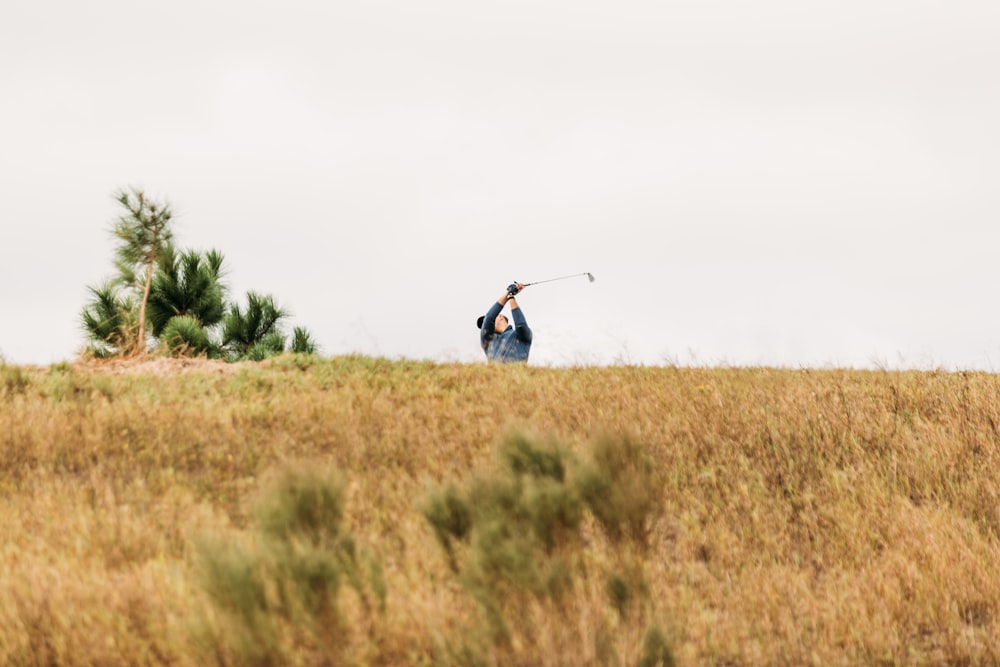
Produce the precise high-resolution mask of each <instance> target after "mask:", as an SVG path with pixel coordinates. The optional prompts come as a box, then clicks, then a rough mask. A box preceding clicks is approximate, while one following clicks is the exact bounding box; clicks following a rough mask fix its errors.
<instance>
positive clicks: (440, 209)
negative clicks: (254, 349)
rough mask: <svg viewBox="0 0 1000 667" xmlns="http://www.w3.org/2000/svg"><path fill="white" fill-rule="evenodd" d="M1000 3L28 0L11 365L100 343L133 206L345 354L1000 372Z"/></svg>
mask: <svg viewBox="0 0 1000 667" xmlns="http://www.w3.org/2000/svg"><path fill="white" fill-rule="evenodd" d="M998 35H1000V3H998V2H996V1H995V0H972V1H962V0H957V1H956V0H949V1H945V0H940V1H926V0H820V1H809V0H754V1H752V2H751V1H749V0H747V1H737V0H685V1H673V2H672V1H670V0H662V1H657V2H653V1H648V2H643V1H636V0H624V1H623V0H615V1H613V2H612V1H611V0H603V1H600V2H595V1H592V0H531V1H527V0H525V1H521V0H518V1H511V2H502V1H501V2H489V3H486V2H476V1H470V0H422V1H420V2H413V1H409V0H376V1H367V2H320V1H318V0H316V1H306V0H293V1H284V2H261V1H248V0H241V1H240V2H236V1H235V0H212V1H210V2H206V1H204V0H199V1H197V2H195V1H193V0H179V1H178V0H175V1H173V2H169V3H168V2H151V1H146V0H95V1H94V2H78V1H76V0H74V1H69V0H63V1H46V0H30V1H29V0H4V3H3V7H2V9H0V83H2V98H0V230H2V235H0V308H2V310H0V312H2V316H0V355H2V357H3V358H4V359H6V361H7V362H10V363H25V364H47V363H52V362H56V361H61V360H67V359H72V358H74V356H75V355H76V354H77V352H78V351H79V349H80V348H81V347H82V345H83V342H84V339H83V334H82V332H81V330H80V327H79V313H80V310H81V308H82V307H83V306H84V305H85V303H86V302H87V299H88V294H87V289H86V288H87V286H88V285H95V284H97V283H99V282H100V281H102V280H103V279H104V278H105V277H108V276H110V275H111V273H112V264H111V258H112V251H113V242H112V240H111V238H110V236H109V226H110V224H111V221H112V220H113V218H114V217H115V216H116V215H117V210H116V204H115V203H114V201H113V199H112V194H113V193H114V191H115V190H116V189H118V188H122V187H127V186H136V187H140V188H143V189H144V190H145V191H146V192H147V193H148V194H151V195H154V196H156V197H159V198H162V199H165V200H166V201H168V202H169V203H170V204H171V205H172V206H173V208H174V211H175V213H176V217H175V234H176V237H177V241H178V242H179V244H180V245H181V246H184V247H189V248H197V249H203V250H207V249H210V248H217V249H219V250H221V251H222V252H223V254H224V255H225V257H226V264H227V266H228V269H229V275H228V283H229V286H230V288H231V296H232V297H233V298H234V299H240V300H243V298H242V295H243V294H245V292H246V291H247V290H255V291H258V292H264V293H268V294H272V295H273V296H274V297H275V298H276V300H277V301H278V303H279V304H280V305H282V306H284V307H286V308H287V309H288V310H290V311H291V312H292V314H293V316H292V318H291V319H290V320H289V322H288V324H289V328H290V327H291V326H293V325H301V326H305V327H306V328H307V329H309V330H310V331H311V332H312V334H313V336H314V338H315V339H316V340H317V342H318V343H319V345H320V347H321V352H322V353H323V354H325V355H337V354H345V353H352V352H360V353H364V354H371V355H379V356H385V357H390V358H401V357H405V358H412V359H433V360H440V361H469V362H477V363H481V362H483V361H484V357H483V355H482V352H481V350H480V349H479V343H478V334H477V332H476V330H475V327H474V322H475V319H476V317H477V316H478V315H480V314H482V313H483V312H485V310H486V309H487V308H488V307H489V306H490V304H491V303H492V302H493V301H494V300H495V299H496V298H497V297H498V296H499V295H500V294H501V293H502V291H503V288H504V286H505V285H507V284H508V283H509V282H512V281H514V280H520V281H522V282H531V281H537V280H544V279H547V278H552V277H558V276H562V275H568V274H574V273H581V272H591V273H593V274H594V275H595V277H596V278H597V281H596V282H595V283H593V284H590V283H588V282H587V280H586V279H585V278H583V277H579V278H575V279H571V280H565V281H560V282H554V283H550V284H546V285H538V286H535V287H532V288H528V289H527V290H526V291H525V293H524V294H523V296H522V297H521V298H520V300H519V301H520V303H521V306H522V308H523V310H524V313H525V314H526V315H527V318H528V322H529V324H530V325H531V326H532V328H533V330H534V332H535V344H534V347H533V348H532V355H531V363H532V364H537V365H564V364H612V363H623V362H630V363H643V364H662V363H674V362H677V363H682V364H687V363H698V364H732V365H761V364H764V365H780V366H793V367H801V366H811V367H827V366H852V367H872V366H888V367H944V368H983V369H986V370H1000V308H998V299H997V286H998V280H997V274H998V272H1000V268H998V267H997V263H996V261H995V257H996V254H997V247H998V242H1000V225H998V224H997V223H998V214H1000V187H998V183H1000V76H998V72H997V68H998V65H1000V39H998V37H997V36H998Z"/></svg>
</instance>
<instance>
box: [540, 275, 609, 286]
mask: <svg viewBox="0 0 1000 667" xmlns="http://www.w3.org/2000/svg"><path fill="white" fill-rule="evenodd" d="M577 276H587V280H589V281H590V282H594V274H593V273H574V274H573V275H571V276H562V277H561V278H549V279H548V280H536V281H535V282H533V283H524V286H525V287H527V286H528V285H541V284H542V283H551V282H552V281H554V280H566V279H567V278H576V277H577Z"/></svg>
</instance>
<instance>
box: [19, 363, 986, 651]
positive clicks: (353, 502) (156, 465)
mask: <svg viewBox="0 0 1000 667" xmlns="http://www.w3.org/2000/svg"><path fill="white" fill-rule="evenodd" d="M515 430H518V431H522V432H525V433H528V434H531V436H532V437H535V438H537V440H538V441H539V442H547V441H553V442H558V443H560V444H562V445H564V446H565V447H567V448H568V449H570V450H572V451H573V452H575V453H577V454H579V455H580V456H585V455H586V453H587V452H588V451H589V448H590V447H591V446H592V445H593V443H594V442H595V441H597V440H599V439H600V438H602V437H604V436H610V437H613V438H630V439H631V440H632V441H634V442H637V443H639V444H640V445H641V447H642V448H643V449H644V451H645V452H646V453H647V454H648V455H649V456H651V457H652V458H653V460H654V461H655V462H656V465H657V469H658V471H659V473H660V475H661V479H662V484H663V489H662V490H663V501H662V507H660V508H658V512H657V514H656V517H655V521H653V522H652V523H651V524H650V525H649V526H648V528H649V535H648V543H647V544H643V543H641V541H637V540H623V541H622V540H617V541H616V540H612V539H609V536H608V535H605V534H604V533H603V532H602V531H601V529H600V527H599V526H598V525H597V524H596V523H595V521H594V520H593V517H590V516H588V517H585V518H584V521H583V524H582V527H581V530H580V535H579V543H578V546H577V547H576V548H574V549H573V550H569V551H566V552H565V557H566V559H567V563H569V565H570V567H571V569H572V572H573V576H574V579H573V586H572V589H571V591H570V593H569V594H568V595H566V596H564V597H562V598H560V599H558V600H554V599H549V598H544V597H538V596H533V595H531V594H526V593H524V592H523V591H522V592H518V591H512V592H511V597H510V599H509V600H507V603H508V604H509V605H510V606H511V608H512V609H513V610H514V611H516V619H515V620H516V623H514V624H513V635H512V637H511V639H510V641H509V642H507V643H506V644H493V643H491V642H490V641H489V640H488V639H487V638H486V635H485V634H483V628H484V627H486V625H485V622H484V621H483V613H482V608H481V607H480V605H478V604H477V602H476V600H475V599H474V598H473V597H472V596H471V595H470V594H469V591H468V589H467V587H466V586H464V585H463V580H462V578H461V577H459V576H456V575H455V574H454V572H453V571H452V570H451V568H450V567H449V562H448V559H447V557H446V555H445V553H444V551H443V550H442V548H441V546H440V545H439V544H438V542H437V541H436V539H435V536H434V533H433V531H432V530H431V528H430V527H429V525H428V522H427V520H426V519H425V518H424V516H423V514H422V513H421V506H422V503H423V502H424V501H425V500H426V498H427V497H428V495H429V494H430V493H432V492H433V491H434V490H435V489H438V488H440V486H441V485H444V484H447V483H455V484H457V485H460V486H461V485H468V484H470V483H471V480H473V479H475V478H481V477H484V476H487V477H488V476H490V475H493V476H499V475H501V474H503V473H502V465H501V464H500V462H499V460H498V457H497V447H498V444H499V443H500V442H501V441H502V440H503V439H504V437H505V436H506V435H507V434H509V433H511V432H513V431H515ZM998 454H1000V378H998V377H997V376H994V375H990V374H982V373H946V372H932V371H925V372H916V371H908V372H897V371H870V372H862V371H841V370H777V369H730V368H674V367H667V368H645V367H614V368H565V369H552V368H534V367H525V366H486V365H461V364H432V363H423V362H419V363H418V362H404V361H400V362H391V361H386V360H381V359H372V358H365V357H341V358H332V359H320V358H298V357H294V356H288V357H282V358H278V359H275V360H272V361H269V362H265V363H260V364H236V365H223V364H212V363H209V362H197V361H190V360H188V361H178V360H174V361H171V360H166V359H161V360H155V361H149V362H143V363H131V364H121V363H118V364H106V363H105V364H99V363H90V364H78V365H70V364H60V365H56V366H52V367H49V368H27V367H16V366H10V365H0V516H2V517H3V521H2V522H0V663H3V664H10V665H41V664H58V665H118V664H121V665H144V664H149V665H164V664H170V665H203V664H241V662H242V661H244V660H245V658H241V657H240V654H239V653H237V652H235V651H234V649H233V648H232V647H231V646H230V644H229V643H227V641H226V636H227V633H228V632H230V631H231V628H230V626H229V625H227V621H226V619H225V618H223V615H222V614H220V612H219V610H218V609H216V608H214V607H213V606H212V604H211V603H210V600H209V598H208V596H207V595H206V593H205V590H204V586H202V585H201V583H200V580H199V576H198V571H199V563H198V557H197V548H196V545H197V544H199V543H200V542H199V541H200V540H204V539H205V538H206V536H210V537H211V538H212V539H215V540H224V541H229V542H230V543H232V544H243V545H252V544H254V541H255V539H256V537H255V533H254V526H253V522H252V515H251V509H252V507H253V505H254V502H255V501H256V499H257V497H258V496H259V494H260V490H261V489H262V488H264V487H265V486H266V484H265V483H266V482H267V481H268V480H270V479H272V478H274V477H275V476H276V475H278V473H280V472H282V471H285V470H288V469H290V468H295V467H298V468H301V467H302V466H306V467H308V468H311V469H316V470H335V471H339V474H340V475H341V476H342V478H343V479H344V480H345V483H346V487H345V489H346V496H345V501H346V505H345V510H346V514H345V516H344V521H345V528H346V529H347V530H349V531H350V533H351V534H352V535H353V536H354V538H355V539H356V540H357V543H358V545H360V547H363V548H364V549H365V550H366V553H370V554H373V555H374V556H375V557H376V558H377V560H378V561H379V563H380V565H381V568H382V577H383V579H384V584H385V590H386V604H385V608H384V610H382V611H372V610H370V609H366V608H365V606H364V604H363V601H362V598H361V596H359V595H357V594H356V593H355V592H354V591H353V590H352V589H350V588H349V587H342V590H341V594H340V597H339V602H338V604H339V605H340V606H341V608H342V610H343V613H344V616H345V617H346V618H347V619H348V622H347V623H346V625H345V627H344V628H342V629H340V630H339V631H340V632H342V633H343V636H342V637H341V639H340V641H339V642H338V646H339V648H338V652H337V655H336V660H333V659H332V658H331V656H330V654H328V653H324V652H323V651H322V650H317V648H316V646H317V645H318V644H317V642H318V641H319V640H318V639H317V638H316V637H312V636H307V635H306V634H303V632H302V631H301V628H296V627H294V624H287V623H286V624H285V625H282V626H281V627H282V628H283V635H282V640H281V646H280V647H279V650H278V653H277V654H276V655H279V656H281V658H282V659H283V660H285V661H288V662H291V663H295V662H298V663H300V664H327V663H329V664H340V663H345V664H368V665H408V664H413V665H419V664H441V665H445V664H485V665H490V664H498V665H512V664H515V665H516V664H523V665H586V664H590V665H600V664H621V665H635V664H638V663H639V662H640V660H641V657H642V653H643V650H642V645H643V637H644V633H645V632H646V630H647V628H649V627H651V626H653V625H655V626H657V627H659V628H661V629H662V634H663V637H664V638H665V640H666V642H667V644H668V645H669V647H670V649H671V652H672V655H673V657H674V659H675V660H676V662H677V664H681V665H695V664H699V665H700V664H729V665H760V664H814V665H831V664H833V665H836V664H873V663H874V664H901V665H923V664H995V663H997V662H1000V649H998V647H1000V567H998V566H1000V558H998V557H1000V530H998V529H1000V502H998V492H1000V484H998V482H1000V480H998V477H1000V472H998V466H997V463H1000V457H998ZM609 574H619V575H621V576H622V577H623V580H628V581H634V582H637V583H636V585H637V586H638V587H639V588H642V586H645V590H646V595H645V596H644V598H643V599H644V602H643V603H642V604H641V605H638V606H636V608H635V609H634V610H633V611H632V612H627V610H625V611H618V610H616V609H615V608H614V605H612V604H611V603H610V602H609V595H608V575H609ZM626 612H627V613H626ZM463 651H464V652H463Z"/></svg>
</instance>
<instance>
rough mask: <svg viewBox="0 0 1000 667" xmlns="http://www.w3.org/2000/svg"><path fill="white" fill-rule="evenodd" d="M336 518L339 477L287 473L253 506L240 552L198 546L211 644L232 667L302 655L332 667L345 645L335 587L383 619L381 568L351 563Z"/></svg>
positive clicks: (362, 559) (349, 543) (360, 559)
mask: <svg viewBox="0 0 1000 667" xmlns="http://www.w3.org/2000/svg"><path fill="white" fill-rule="evenodd" d="M343 512H344V482H343V480H342V479H341V478H340V477H339V476H338V475H333V474H327V473H323V472H317V471H313V470H289V471H286V472H285V473H284V474H283V475H281V476H280V478H279V479H278V480H277V481H276V482H275V483H274V484H273V485H272V486H271V487H270V489H269V490H268V491H267V492H265V493H264V494H262V495H261V497H260V499H259V501H258V502H257V504H256V505H255V506H254V508H253V511H252V517H253V523H252V528H253V530H252V533H251V534H252V538H251V539H250V541H249V542H248V543H247V544H246V545H244V546H237V545H234V544H231V543H225V542H221V541H219V540H203V541H202V542H200V543H199V548H198V556H199V562H200V565H201V568H200V570H201V574H202V583H203V588H204V590H205V592H206V593H207V594H208V597H209V600H210V601H211V602H212V604H213V606H214V608H215V610H216V612H217V615H218V616H219V617H221V618H222V619H223V627H222V628H220V629H219V631H218V632H217V633H216V637H217V639H216V641H218V642H220V643H221V644H222V645H223V646H225V647H226V648H227V649H230V650H233V651H235V653H236V655H237V657H238V662H248V663H251V664H287V663H290V662H296V661H299V660H300V659H301V655H302V654H303V652H304V653H306V654H310V653H314V654H316V655H322V656H324V660H330V661H332V662H333V663H338V661H340V659H341V658H342V657H343V655H344V654H345V651H346V649H347V647H348V644H349V642H348V640H347V637H348V635H349V632H348V630H349V625H348V620H347V618H346V617H345V616H344V615H343V613H342V611H341V609H340V605H339V604H338V594H339V591H340V589H341V584H342V583H343V582H346V583H347V584H348V585H350V586H351V587H352V588H354V589H355V591H356V592H357V593H358V595H359V598H360V599H361V601H362V603H363V607H364V609H365V610H366V611H368V612H370V611H371V610H372V608H373V606H374V605H373V597H374V598H375V601H376V602H377V606H378V608H379V609H380V610H384V605H385V596H386V589H385V582H384V579H383V577H382V572H381V566H380V565H379V563H378V562H377V561H376V560H375V559H374V558H371V557H370V556H362V555H361V554H359V550H358V548H357V545H356V543H355V541H354V538H353V536H352V535H350V533H348V532H345V531H344V530H343V528H342V526H341V522H342V519H343ZM366 566H367V567H366Z"/></svg>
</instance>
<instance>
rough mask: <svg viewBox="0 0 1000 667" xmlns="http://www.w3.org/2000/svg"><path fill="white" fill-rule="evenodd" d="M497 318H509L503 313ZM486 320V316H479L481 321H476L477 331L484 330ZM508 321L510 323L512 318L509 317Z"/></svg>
mask: <svg viewBox="0 0 1000 667" xmlns="http://www.w3.org/2000/svg"><path fill="white" fill-rule="evenodd" d="M497 317H507V316H506V315H504V314H503V313H499V314H498V315H497ZM485 319H486V316H485V315H480V316H479V319H478V320H476V328H477V329H480V330H482V328H483V320H485ZM507 321H508V322H510V318H509V317H507Z"/></svg>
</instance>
